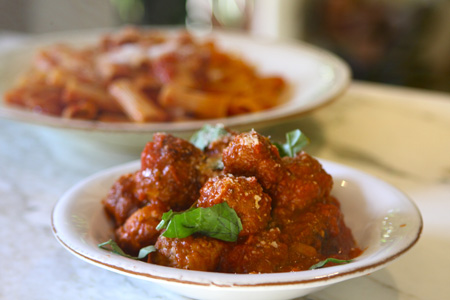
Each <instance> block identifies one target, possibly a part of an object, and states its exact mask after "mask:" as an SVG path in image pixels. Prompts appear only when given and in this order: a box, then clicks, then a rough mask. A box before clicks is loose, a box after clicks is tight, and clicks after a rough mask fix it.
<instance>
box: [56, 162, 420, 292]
mask: <svg viewBox="0 0 450 300" xmlns="http://www.w3.org/2000/svg"><path fill="white" fill-rule="evenodd" d="M321 163H322V164H323V166H324V168H325V169H326V170H327V171H328V172H329V173H330V174H331V175H332V176H333V178H334V188H333V191H332V193H333V195H335V196H336V197H338V199H339V200H340V201H341V204H342V210H343V213H344V215H345V220H346V223H347V225H348V226H349V227H350V228H351V229H352V231H353V234H354V236H355V239H356V240H357V242H358V243H359V246H360V247H361V248H362V249H365V251H364V253H363V254H362V255H361V256H360V257H358V258H357V259H356V260H355V261H353V262H351V263H349V264H346V265H340V266H334V267H328V268H323V269H317V270H312V271H303V272H290V273H274V274H238V275H235V274H221V273H212V272H199V271H189V270H180V269H175V268H169V267H163V266H157V265H152V264H148V263H145V262H141V261H134V260H131V259H128V258H124V257H121V256H119V255H115V254H112V253H110V252H108V251H105V250H102V249H99V248H98V247H97V244H99V243H101V242H104V241H106V240H108V239H109V238H111V237H112V228H111V225H110V223H109V222H108V220H107V218H106V216H105V214H104V212H103V207H102V204H101V202H100V201H101V199H102V198H103V197H104V196H105V195H106V193H107V191H108V189H109V188H110V186H111V185H112V183H113V182H114V181H115V180H116V179H117V178H118V177H119V176H120V175H122V174H125V173H128V172H133V171H135V170H137V169H138V168H139V162H133V163H128V164H125V165H121V166H118V167H115V168H112V169H108V170H106V171H103V172H100V173H98V174H95V175H93V176H90V177H88V178H86V179H85V180H84V181H82V182H80V183H79V184H77V185H75V186H74V187H73V188H71V189H70V190H69V191H67V193H66V194H65V195H63V196H62V198H61V199H60V200H59V201H58V203H57V204H56V206H55V208H54V210H53V214H52V226H53V231H54V234H55V236H56V238H57V240H58V241H59V242H60V243H61V244H62V245H63V246H64V247H65V248H66V249H67V250H69V251H70V252H71V253H72V254H74V255H76V256H77V257H79V258H81V259H83V260H85V261H87V262H89V263H92V264H94V265H97V266H99V267H101V268H106V269H109V270H111V271H114V272H117V273H121V274H124V275H125V276H131V277H135V278H139V279H142V280H144V281H151V282H156V283H158V284H160V285H162V286H164V287H166V288H168V289H170V290H172V291H174V292H175V293H178V294H181V295H184V296H187V297H192V298H196V299H234V300H238V299H245V300H248V299H291V298H295V297H299V296H302V295H306V294H308V293H311V292H314V291H317V290H319V289H322V288H325V287H327V286H329V285H331V284H334V283H337V282H340V281H343V280H348V279H351V278H355V277H358V276H363V275H366V274H368V273H372V272H374V271H376V270H378V269H381V268H383V267H385V266H386V265H387V264H388V263H390V262H392V261H393V260H394V259H396V258H397V257H399V256H400V255H402V254H404V253H405V252H406V251H407V250H408V249H410V248H411V247H412V246H413V245H414V244H415V243H416V242H417V240H418V239H419V236H420V233H421V230H422V218H421V215H420V212H419V211H418V209H417V207H416V206H415V205H414V203H413V202H411V200H410V199H408V197H407V196H405V195H404V194H403V193H402V192H400V191H399V190H397V189H396V188H394V187H393V186H391V185H389V184H387V183H385V182H383V181H381V180H379V179H377V178H374V177H372V176H370V175H368V174H365V173H363V172H361V171H358V170H355V169H352V168H349V167H346V166H343V165H340V164H337V163H333V162H329V161H323V160H321Z"/></svg>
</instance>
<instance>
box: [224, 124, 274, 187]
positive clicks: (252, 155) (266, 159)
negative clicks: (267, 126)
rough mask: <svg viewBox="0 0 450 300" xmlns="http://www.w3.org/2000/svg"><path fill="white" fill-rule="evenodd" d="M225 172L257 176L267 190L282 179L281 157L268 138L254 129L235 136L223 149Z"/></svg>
mask: <svg viewBox="0 0 450 300" xmlns="http://www.w3.org/2000/svg"><path fill="white" fill-rule="evenodd" d="M223 164H224V173H225V174H227V173H231V174H233V175H236V176H255V177H256V178H257V179H258V181H259V182H260V183H261V185H262V187H263V188H264V189H265V190H270V189H272V188H274V186H275V185H276V184H277V183H278V181H279V180H280V175H281V174H282V166H281V158H280V155H279V153H278V149H277V147H275V146H274V145H272V143H271V142H270V141H269V139H268V138H266V137H264V136H262V135H260V134H259V133H257V132H256V131H254V130H252V131H250V132H247V133H242V134H239V135H237V136H235V137H234V139H233V141H232V142H231V143H230V144H229V145H228V147H226V148H225V149H224V150H223Z"/></svg>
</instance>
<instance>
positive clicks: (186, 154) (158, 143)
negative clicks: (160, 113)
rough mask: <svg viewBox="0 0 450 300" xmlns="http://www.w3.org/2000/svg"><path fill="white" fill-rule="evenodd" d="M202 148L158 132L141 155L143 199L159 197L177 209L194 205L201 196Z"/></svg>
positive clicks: (139, 185)
mask: <svg viewBox="0 0 450 300" xmlns="http://www.w3.org/2000/svg"><path fill="white" fill-rule="evenodd" d="M203 158H204V156H203V153H202V151H201V150H199V149H197V148H196V147H195V146H194V145H192V144H191V143H189V142H188V141H185V140H183V139H180V138H176V137H174V136H172V135H169V134H162V133H157V134H155V135H154V136H153V141H152V142H149V143H147V145H146V146H145V148H144V151H143V152H142V155H141V170H140V171H139V172H138V173H137V175H136V186H137V192H138V197H139V199H140V200H158V201H162V202H164V203H167V204H168V205H169V206H170V208H172V209H173V210H175V211H179V210H183V209H186V208H188V207H190V206H191V205H192V204H193V203H194V201H195V200H196V199H197V198H198V195H199V189H200V187H201V183H200V182H199V177H200V172H199V170H198V164H199V162H200V161H202V160H203Z"/></svg>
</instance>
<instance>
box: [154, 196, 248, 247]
mask: <svg viewBox="0 0 450 300" xmlns="http://www.w3.org/2000/svg"><path fill="white" fill-rule="evenodd" d="M156 229H158V230H162V229H165V231H164V232H163V233H162V235H163V236H165V237H168V238H184V237H187V236H189V235H191V234H193V233H200V234H203V235H206V236H209V237H212V238H216V239H219V240H223V241H227V242H235V241H236V240H237V237H238V234H239V232H240V231H241V230H242V223H241V220H240V219H239V217H238V215H237V214H236V212H235V211H234V209H232V208H231V207H229V206H228V204H227V203H226V202H222V203H219V204H216V205H213V206H211V207H206V208H203V207H198V208H191V209H188V210H186V211H184V212H173V211H172V210H170V211H168V212H166V213H164V214H163V216H162V220H161V222H160V223H159V224H158V226H157V227H156Z"/></svg>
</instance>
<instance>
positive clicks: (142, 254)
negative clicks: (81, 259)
mask: <svg viewBox="0 0 450 300" xmlns="http://www.w3.org/2000/svg"><path fill="white" fill-rule="evenodd" d="M97 246H98V247H99V248H100V249H104V250H109V251H111V252H112V253H115V254H118V255H120V256H124V257H128V258H131V259H136V260H138V259H143V258H145V257H146V256H147V255H149V254H150V253H152V252H155V251H156V248H155V246H147V247H144V248H141V250H139V254H138V256H131V255H128V254H126V253H125V252H123V250H122V249H121V248H120V247H119V245H117V243H116V242H115V241H113V240H109V241H107V242H104V243H101V244H98V245H97ZM107 246H109V248H108V247H107Z"/></svg>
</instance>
